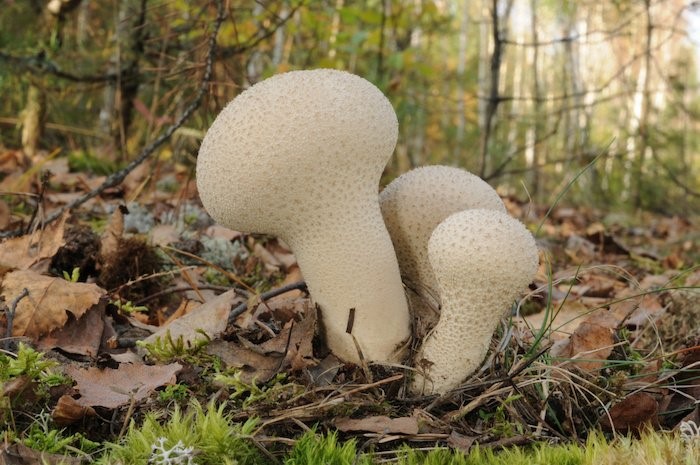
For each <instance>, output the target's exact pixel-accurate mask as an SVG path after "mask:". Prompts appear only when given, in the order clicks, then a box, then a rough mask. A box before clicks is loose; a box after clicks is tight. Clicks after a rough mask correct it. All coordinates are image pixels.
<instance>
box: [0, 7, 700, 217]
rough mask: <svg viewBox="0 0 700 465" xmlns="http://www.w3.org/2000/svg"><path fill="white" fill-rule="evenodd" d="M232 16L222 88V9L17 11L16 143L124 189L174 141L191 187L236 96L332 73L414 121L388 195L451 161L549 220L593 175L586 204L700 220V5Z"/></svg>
mask: <svg viewBox="0 0 700 465" xmlns="http://www.w3.org/2000/svg"><path fill="white" fill-rule="evenodd" d="M221 1H222V2H223V5H224V7H225V11H226V17H225V20H224V23H223V25H222V28H221V30H220V32H219V34H218V40H217V44H218V47H217V49H216V52H215V53H214V54H213V60H212V63H211V64H212V65H213V66H212V76H211V81H209V82H208V83H207V82H205V81H206V69H207V61H208V60H209V57H210V56H211V55H210V54H209V53H208V40H209V36H210V35H211V33H212V30H213V28H214V23H215V18H216V17H217V2H216V1H214V0H187V1H185V0H99V1H98V0H82V1H81V0H50V1H49V0H0V146H4V147H6V148H13V149H16V148H20V147H21V148H22V152H23V154H24V155H23V156H25V157H26V160H29V165H28V166H34V167H38V166H40V165H41V163H42V160H46V159H48V158H50V157H67V158H68V160H69V164H70V166H71V168H72V169H74V170H88V171H94V172H97V173H100V174H109V173H111V172H114V171H115V170H118V169H119V168H121V167H124V166H126V165H127V164H128V163H129V161H133V160H134V159H135V158H138V154H139V153H144V150H149V144H152V143H153V142H154V141H156V140H157V138H158V137H159V136H162V135H163V134H166V131H168V130H171V131H174V132H173V134H172V137H167V138H166V139H167V140H166V142H165V143H163V144H162V145H159V146H157V150H155V149H154V150H153V153H154V154H156V155H157V158H158V159H159V160H167V161H172V162H173V163H176V164H178V166H181V167H182V169H185V170H191V171H192V170H194V159H195V157H196V153H197V149H198V145H199V141H200V140H201V138H202V136H203V134H204V132H205V131H206V129H207V127H208V126H209V125H210V124H211V122H212V121H213V119H214V118H215V116H216V114H217V113H218V111H219V110H220V109H221V108H222V107H223V106H224V105H225V104H226V103H227V102H228V101H229V100H230V99H231V98H233V97H234V96H235V95H236V94H238V93H240V92H241V91H242V90H244V89H245V88H247V87H249V86H250V85H252V84H254V83H255V82H257V81H259V80H261V79H264V78H265V77H267V76H270V75H272V74H275V73H279V72H283V71H287V70H292V69H301V68H315V67H331V68H339V69H345V70H348V71H350V72H353V73H356V74H359V75H361V76H363V77H365V78H367V79H369V80H370V81H372V82H374V83H375V84H376V85H377V86H378V87H379V88H380V89H382V90H383V91H384V92H385V93H386V95H387V96H388V97H389V99H390V100H391V101H392V103H393V105H394V108H395V109H396V112H397V114H398V118H399V122H400V133H401V134H400V139H399V144H398V146H397V150H396V156H395V158H394V159H393V161H392V164H391V165H390V166H389V167H387V173H386V174H387V177H386V178H387V180H388V179H389V178H391V177H393V176H396V175H398V174H400V173H401V172H404V171H406V170H408V169H409V168H411V167H413V166H418V165H423V164H432V163H441V164H450V165H456V166H462V167H464V168H467V169H469V170H470V171H473V172H475V173H477V174H479V175H480V176H482V177H483V178H485V179H486V180H488V181H489V182H490V183H491V184H493V185H494V186H499V188H501V189H502V193H505V194H512V195H516V196H517V197H519V198H523V199H527V197H528V196H529V197H531V198H532V199H534V200H535V201H536V202H537V203H540V204H551V203H552V202H554V199H555V197H556V196H557V195H558V194H559V193H561V192H562V191H563V190H564V189H565V187H566V186H567V185H568V183H570V182H572V180H574V179H576V183H575V185H574V186H573V188H572V189H571V191H570V192H568V193H567V196H566V200H567V202H569V203H571V202H573V203H575V204H577V205H590V206H595V207H598V208H603V209H605V210H628V211H631V210H637V209H644V210H651V211H655V212H661V213H667V214H680V213H688V212H695V213H697V212H698V211H700V208H699V205H700V88H699V86H700V81H699V78H698V56H700V55H699V53H700V52H699V49H700V44H698V41H699V40H700V3H699V2H695V1H689V0H609V1H592V0H568V1H567V0H559V1H551V0H365V1H358V0H274V1H268V0H258V1H253V0H225V1H224V0H221ZM693 25H695V27H693ZM203 82H205V84H206V92H205V94H204V98H203V99H201V100H199V99H197V94H198V89H199V88H200V87H201V85H202V83H203ZM190 112H191V113H190ZM183 114H185V115H186V116H188V118H187V119H186V120H185V121H179V120H180V119H182V118H180V117H181V115H183ZM320 181H321V182H322V180H320ZM3 190H5V191H7V190H8V189H7V186H5V187H4V188H3Z"/></svg>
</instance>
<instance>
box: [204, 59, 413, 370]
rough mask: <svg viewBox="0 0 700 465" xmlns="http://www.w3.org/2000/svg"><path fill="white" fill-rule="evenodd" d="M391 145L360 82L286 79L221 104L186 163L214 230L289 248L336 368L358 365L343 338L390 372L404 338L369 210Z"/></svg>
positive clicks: (346, 77) (389, 262)
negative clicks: (258, 236)
mask: <svg viewBox="0 0 700 465" xmlns="http://www.w3.org/2000/svg"><path fill="white" fill-rule="evenodd" d="M397 134H398V122H397V119H396V114H395V113H394V110H393V108H392V106H391V104H390V103H389V101H388V100H387V99H386V97H385V96H384V95H383V94H382V93H381V91H379V89H377V88H376V87H375V86H374V85H372V84H371V83H370V82H368V81H366V80H365V79H362V78H360V77H359V76H355V75H352V74H350V73H346V72H342V71H335V70H329V69H318V70H309V71H292V72H288V73H283V74H279V75H276V76H273V77H271V78H269V79H266V80H264V81H261V82H259V83H257V84H255V85H254V86H252V87H251V88H249V89H247V90H246V91H244V92H242V93H241V94H240V95H238V96H237V97H236V98H235V99H234V100H233V101H232V102H230V103H229V104H228V105H227V106H226V108H224V110H223V111H222V112H221V113H220V114H219V115H218V116H217V118H216V120H215V121H214V123H213V124H212V126H211V128H210V129H209V131H208V132H207V134H206V136H205V138H204V140H203V141H202V146H201V148H200V151H199V156H198V159H197V187H198V189H199V194H200V197H201V199H202V203H203V204H204V207H205V208H206V209H207V211H208V212H209V213H210V214H211V216H212V217H213V218H214V219H215V220H216V221H218V222H219V223H221V224H223V225H224V226H227V227H230V228H232V229H237V230H239V231H246V232H258V233H267V234H272V235H275V236H278V237H280V238H281V239H282V240H284V241H285V242H286V243H287V244H289V246H290V248H291V249H292V251H293V252H294V254H295V255H296V257H297V260H298V262H299V267H300V268H301V272H302V274H303V275H304V279H305V280H306V283H307V285H308V288H309V292H310V294H311V296H312V298H313V300H314V301H315V302H316V303H317V304H318V306H319V307H320V309H321V326H322V328H323V330H324V334H325V338H326V341H327V344H328V346H329V348H330V349H331V350H332V351H333V353H334V354H335V355H337V356H338V357H340V358H341V359H344V360H346V361H352V362H357V361H359V355H358V350H357V346H356V345H355V342H354V341H353V336H354V338H355V339H356V341H357V343H358V345H359V348H360V350H361V352H362V354H363V355H364V357H365V359H367V360H374V361H398V360H400V358H401V354H400V353H399V352H397V347H399V346H400V345H401V344H402V343H403V342H405V341H406V340H407V339H408V337H409V333H410V321H409V312H408V306H407V303H406V297H405V295H404V291H403V287H402V283H401V277H400V273H399V267H398V263H397V259H396V255H395V253H394V248H393V246H392V243H391V239H390V237H389V234H388V232H387V230H386V227H385V226H384V222H383V220H382V216H381V212H380V209H379V202H378V190H379V178H380V176H381V174H382V170H383V169H384V167H385V165H386V163H387V161H388V160H389V158H390V157H391V154H392V152H393V150H394V146H395V144H396V139H397ZM348 329H350V330H351V334H352V336H351V335H350V334H348V332H347V330H348Z"/></svg>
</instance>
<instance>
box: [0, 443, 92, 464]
mask: <svg viewBox="0 0 700 465" xmlns="http://www.w3.org/2000/svg"><path fill="white" fill-rule="evenodd" d="M82 463H84V462H83V460H82V459H80V458H78V457H71V456H68V455H59V454H49V453H48V452H39V451H36V450H34V449H30V448H29V447H27V446H25V445H24V444H19V443H14V444H7V443H5V444H3V445H2V448H0V465H74V464H75V465H78V464H82Z"/></svg>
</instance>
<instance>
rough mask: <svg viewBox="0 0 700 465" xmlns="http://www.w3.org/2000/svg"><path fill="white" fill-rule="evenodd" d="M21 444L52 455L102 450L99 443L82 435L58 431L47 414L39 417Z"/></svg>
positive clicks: (78, 453)
mask: <svg viewBox="0 0 700 465" xmlns="http://www.w3.org/2000/svg"><path fill="white" fill-rule="evenodd" d="M20 442H22V444H24V445H25V446H27V447H30V448H32V449H34V450H37V451H41V452H48V453H50V454H66V455H87V454H90V453H93V452H95V451H97V450H98V449H99V448H100V444H99V443H97V442H94V441H90V440H89V439H87V438H86V437H84V436H83V435H82V434H80V433H75V434H71V435H66V431H65V429H56V428H55V427H54V426H53V425H52V422H51V415H50V414H49V413H47V412H42V413H40V414H39V415H38V416H37V418H36V419H35V421H34V422H33V423H32V424H31V426H30V427H29V430H28V431H27V433H26V436H25V437H24V438H22V439H21V441H20ZM88 458H89V457H88Z"/></svg>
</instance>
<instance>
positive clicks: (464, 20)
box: [453, 0, 471, 164]
mask: <svg viewBox="0 0 700 465" xmlns="http://www.w3.org/2000/svg"><path fill="white" fill-rule="evenodd" d="M470 3H471V2H470V0H464V2H463V4H462V9H463V10H462V15H461V20H460V25H459V50H458V52H457V54H458V55H457V130H456V133H455V150H454V155H453V161H454V163H457V164H461V162H462V153H463V151H464V147H463V145H464V132H465V126H466V115H465V111H466V108H465V102H464V99H465V94H464V86H465V85H466V83H465V82H464V77H465V71H466V68H467V39H468V37H469V35H468V33H469V4H470Z"/></svg>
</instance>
